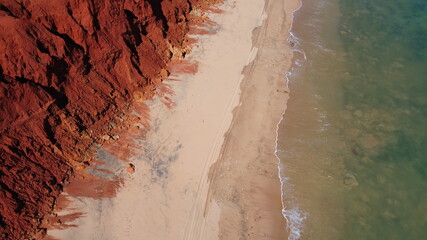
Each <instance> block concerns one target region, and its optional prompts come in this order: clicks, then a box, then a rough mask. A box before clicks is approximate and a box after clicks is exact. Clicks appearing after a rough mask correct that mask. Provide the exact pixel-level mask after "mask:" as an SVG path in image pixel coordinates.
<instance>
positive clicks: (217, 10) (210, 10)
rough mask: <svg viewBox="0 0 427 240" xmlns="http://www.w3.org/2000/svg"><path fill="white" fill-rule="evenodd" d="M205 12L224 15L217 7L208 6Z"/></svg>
mask: <svg viewBox="0 0 427 240" xmlns="http://www.w3.org/2000/svg"><path fill="white" fill-rule="evenodd" d="M206 11H207V12H211V13H217V14H221V13H224V10H222V9H220V8H218V7H217V6H210V7H207V8H206Z"/></svg>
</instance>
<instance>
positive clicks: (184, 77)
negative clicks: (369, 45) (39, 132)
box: [48, 0, 299, 240]
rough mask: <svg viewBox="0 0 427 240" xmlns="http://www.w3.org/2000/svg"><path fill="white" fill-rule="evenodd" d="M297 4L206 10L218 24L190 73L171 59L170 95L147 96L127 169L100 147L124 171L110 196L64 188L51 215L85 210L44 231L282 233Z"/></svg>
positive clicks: (94, 235)
mask: <svg viewBox="0 0 427 240" xmlns="http://www.w3.org/2000/svg"><path fill="white" fill-rule="evenodd" d="M298 5H299V3H298V2H297V1H296V0H267V1H265V2H264V1H262V0H258V1H247V0H236V1H227V0H226V1H225V3H224V4H223V5H221V6H220V9H223V10H224V11H223V12H222V13H221V14H218V13H214V12H212V13H210V14H209V17H210V19H211V20H212V21H213V22H215V23H216V24H211V25H209V29H208V30H210V31H212V30H215V32H216V33H215V34H213V35H198V36H196V37H197V39H198V40H197V45H198V46H197V47H195V48H194V49H193V52H192V53H191V54H190V55H189V56H188V60H187V64H188V63H190V64H189V65H192V64H191V63H194V64H195V63H197V64H198V71H197V73H195V74H189V73H185V71H182V69H180V68H179V67H175V68H173V69H172V75H171V76H170V78H171V81H168V82H167V84H168V85H169V87H171V89H173V90H174V94H173V95H170V96H166V98H165V96H162V97H159V98H157V99H155V100H154V101H151V102H149V103H148V105H149V107H150V110H151V115H152V116H153V118H152V120H151V128H150V131H149V132H148V133H147V135H146V137H145V138H141V139H139V140H138V145H139V146H140V149H139V151H138V152H137V153H136V154H134V156H133V157H132V159H131V162H132V163H133V165H134V169H135V171H134V173H133V174H129V173H127V172H126V167H127V165H126V164H122V165H123V166H121V165H120V164H114V163H112V162H114V161H117V159H114V158H113V157H111V156H109V155H108V154H106V153H103V152H102V151H101V152H100V153H102V154H100V156H99V158H100V160H102V161H104V162H106V163H107V164H106V165H110V166H113V167H110V169H109V170H110V171H111V170H112V169H114V171H115V174H116V175H119V176H121V177H123V178H124V180H123V184H122V187H121V188H120V189H119V190H118V192H117V194H116V196H115V197H114V198H101V199H93V198H88V197H70V198H69V200H71V203H70V204H69V205H68V207H67V208H65V209H63V210H62V211H60V212H58V215H59V216H61V215H66V214H72V213H75V212H79V213H83V216H82V217H80V218H77V219H73V221H72V222H68V223H67V224H70V225H76V226H77V227H69V228H64V229H52V230H49V231H48V234H49V236H51V237H54V238H59V239H103V240H108V239H150V240H151V239H160V240H163V239H165V240H169V239H186V240H188V239H194V240H200V239H206V240H215V239H230V240H231V239H233V240H234V239H286V231H285V230H286V223H285V220H284V218H283V216H282V214H281V208H282V207H281V201H280V182H279V178H278V175H277V173H278V169H277V166H278V160H277V158H276V156H275V154H274V153H275V146H276V128H277V124H278V121H279V120H280V118H281V116H282V113H283V111H284V108H285V103H286V100H287V98H288V94H287V92H288V90H287V87H286V78H285V72H286V70H287V69H288V68H289V66H290V64H291V58H292V53H291V51H290V50H289V49H288V46H287V41H286V39H287V37H288V29H289V27H290V21H291V14H292V11H293V10H295V9H296V8H297V7H298ZM217 12H220V11H217ZM194 64H193V65H194ZM174 69H175V70H174ZM172 79H173V80H174V81H172ZM176 80H178V81H176ZM165 99H167V100H168V101H169V103H168V104H164V101H165ZM172 101H173V103H174V104H170V103H171V102H172ZM171 106H174V107H173V108H172V109H170V107H171ZM66 194H67V193H65V195H66Z"/></svg>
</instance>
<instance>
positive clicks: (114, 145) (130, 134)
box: [103, 102, 151, 167]
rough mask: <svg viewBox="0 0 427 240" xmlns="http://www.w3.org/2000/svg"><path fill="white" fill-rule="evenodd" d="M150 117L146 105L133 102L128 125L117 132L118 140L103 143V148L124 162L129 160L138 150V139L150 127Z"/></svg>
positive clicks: (143, 136) (143, 135) (141, 137)
mask: <svg viewBox="0 0 427 240" xmlns="http://www.w3.org/2000/svg"><path fill="white" fill-rule="evenodd" d="M150 119H151V115H150V109H149V107H148V105H147V104H145V103H143V102H141V103H135V104H134V106H133V113H132V115H131V117H130V119H129V126H128V127H127V128H126V129H125V130H122V131H119V132H117V135H118V136H119V139H118V140H116V141H110V142H108V143H105V144H104V146H103V150H105V151H106V152H108V153H109V154H111V155H113V156H115V157H116V158H118V159H120V160H121V161H123V162H124V163H127V162H129V159H130V158H131V157H132V156H134V155H135V154H136V153H137V152H138V151H139V150H140V147H139V144H138V140H141V139H143V138H145V136H146V134H147V132H148V130H149V129H150V127H151V126H150ZM124 167H125V166H124Z"/></svg>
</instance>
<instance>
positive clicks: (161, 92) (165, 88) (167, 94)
mask: <svg viewBox="0 0 427 240" xmlns="http://www.w3.org/2000/svg"><path fill="white" fill-rule="evenodd" d="M174 94H175V92H174V91H173V89H172V86H171V85H169V84H167V83H165V82H161V83H160V84H159V85H158V86H157V95H158V96H159V97H160V98H161V101H162V103H163V104H165V105H166V107H168V108H169V109H172V108H174V107H175V106H176V103H175V102H174V101H173V100H172V98H171V96H173V95H174Z"/></svg>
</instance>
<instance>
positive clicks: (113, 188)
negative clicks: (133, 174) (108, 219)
mask: <svg viewBox="0 0 427 240" xmlns="http://www.w3.org/2000/svg"><path fill="white" fill-rule="evenodd" d="M122 184H123V179H121V178H119V177H112V178H102V177H99V176H96V175H92V174H89V173H88V172H87V170H86V169H84V170H80V171H76V172H75V174H74V176H73V178H72V179H71V183H70V184H68V185H66V186H64V191H65V192H66V193H68V195H70V196H72V197H87V198H92V199H101V198H112V197H115V196H116V193H117V189H118V188H119V187H120V186H121V185H122Z"/></svg>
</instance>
